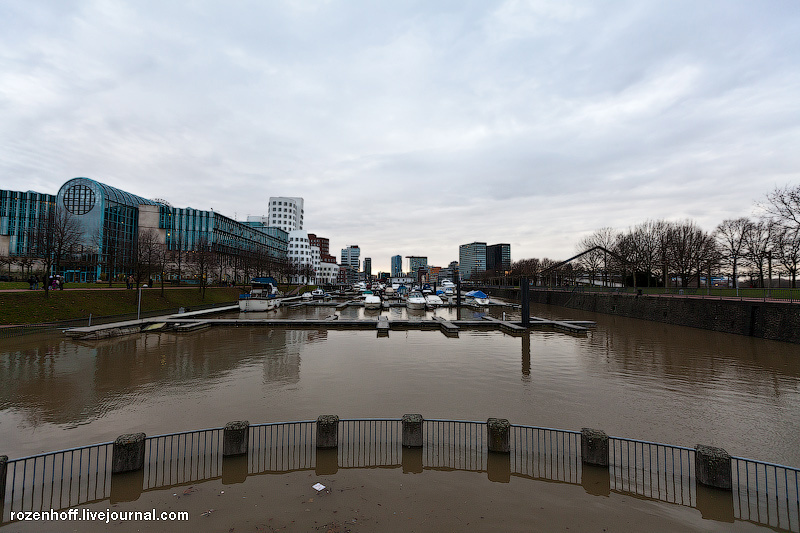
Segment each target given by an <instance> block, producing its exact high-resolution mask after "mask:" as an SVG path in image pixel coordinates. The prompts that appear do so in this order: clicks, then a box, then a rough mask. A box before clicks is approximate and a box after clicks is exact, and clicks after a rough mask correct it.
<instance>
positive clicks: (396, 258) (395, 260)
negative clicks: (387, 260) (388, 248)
mask: <svg viewBox="0 0 800 533" xmlns="http://www.w3.org/2000/svg"><path fill="white" fill-rule="evenodd" d="M402 272H403V256H401V255H393V256H392V277H393V278H394V277H396V276H399V275H400V274H401V273H402Z"/></svg>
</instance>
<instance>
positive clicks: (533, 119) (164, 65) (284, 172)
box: [0, 0, 800, 272]
mask: <svg viewBox="0 0 800 533" xmlns="http://www.w3.org/2000/svg"><path fill="white" fill-rule="evenodd" d="M0 50H2V51H0V109H2V117H3V120H1V121H0V188H3V189H12V190H23V191H25V190H35V191H39V192H44V193H50V194H55V192H56V191H57V190H58V188H59V187H60V186H61V185H62V184H63V183H64V182H66V181H67V180H69V179H71V178H74V177H78V176H85V177H88V178H91V179H94V180H97V181H100V182H103V183H107V184H109V185H112V186H114V187H118V188H120V189H123V190H126V191H129V192H131V193H133V194H136V195H139V196H143V197H147V198H162V199H165V200H167V201H169V202H170V203H172V204H173V205H175V206H178V207H194V208H198V209H206V210H208V209H212V208H213V209H214V210H215V211H217V212H219V213H221V214H224V215H226V216H228V217H231V218H236V219H237V220H245V219H246V218H247V216H248V215H266V214H267V202H268V200H269V197H270V196H297V197H303V198H304V199H305V215H306V218H305V222H304V229H305V230H306V231H308V232H311V233H316V234H317V235H319V236H323V237H328V238H330V246H331V250H332V251H333V250H337V251H338V250H341V249H342V248H345V247H347V246H348V245H350V244H358V245H359V247H360V248H361V250H362V252H361V253H362V256H364V257H370V258H372V269H373V272H377V271H384V272H388V271H389V270H390V258H391V257H392V256H393V255H401V256H404V257H405V256H409V255H420V256H423V255H424V256H427V257H428V263H429V264H431V265H436V266H447V264H448V263H449V262H450V261H453V260H458V249H459V245H461V244H467V243H471V242H475V241H479V242H486V243H489V244H493V243H509V244H510V245H511V255H512V260H519V259H522V258H526V257H540V258H541V257H550V258H553V259H566V258H567V257H569V256H571V255H574V253H575V247H576V245H577V243H578V242H579V241H580V239H581V238H582V237H583V236H585V235H587V234H590V233H592V232H593V231H595V230H597V229H600V228H602V227H613V228H615V229H618V230H625V229H627V228H628V227H630V226H632V225H635V224H638V223H641V222H644V221H645V220H647V219H658V218H666V219H670V220H682V219H686V218H691V219H693V220H694V221H696V222H697V223H698V224H699V225H700V226H701V227H702V228H703V229H705V230H707V231H711V230H713V229H714V227H715V226H716V225H717V224H718V223H719V222H721V221H722V220H724V219H726V218H735V217H740V216H749V215H751V214H752V213H753V211H754V205H755V202H757V201H759V200H762V199H763V198H764V196H765V195H766V194H767V193H768V192H770V191H771V190H773V189H774V188H775V187H776V186H784V185H798V184H800V149H798V146H800V96H798V95H800V9H798V4H797V2H796V1H793V0H783V1H782V0H775V1H769V2H746V1H737V0H710V1H707V2H689V1H683V0H676V1H672V2H653V1H638V0H637V1H633V0H631V1H611V0H609V1H594V0H591V1H590V0H586V1H569V0H566V1H560V0H529V1H526V0H507V1H485V0H474V1H470V0H466V1H464V0H462V1H442V2H423V1H407V2H365V1H359V0H351V1H337V0H319V1H314V0H304V1H302V2H290V1H280V0H275V1H271V2H257V1H247V0H245V1H242V2H237V3H235V4H228V3H222V2H212V1H204V0H199V1H193V2H181V1H174V2H155V1H150V0H140V1H136V2H133V1H110V0H92V1H88V0H87V1H83V0H75V1H70V2H62V1H56V0H52V1H46V0H42V1H34V2H30V1H23V0H9V1H5V2H2V3H0ZM337 257H338V256H337Z"/></svg>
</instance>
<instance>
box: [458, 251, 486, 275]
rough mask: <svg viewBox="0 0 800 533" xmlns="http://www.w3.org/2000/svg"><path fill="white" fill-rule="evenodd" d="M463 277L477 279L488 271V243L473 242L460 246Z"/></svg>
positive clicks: (460, 264) (459, 261) (459, 256)
mask: <svg viewBox="0 0 800 533" xmlns="http://www.w3.org/2000/svg"><path fill="white" fill-rule="evenodd" d="M458 264H459V268H460V270H461V279H475V278H476V277H477V276H479V275H480V274H481V273H483V272H485V271H486V243H485V242H472V243H469V244H462V245H461V246H459V247H458Z"/></svg>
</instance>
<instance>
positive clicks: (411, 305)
mask: <svg viewBox="0 0 800 533" xmlns="http://www.w3.org/2000/svg"><path fill="white" fill-rule="evenodd" d="M406 307H407V308H408V309H425V297H424V296H423V295H422V293H421V292H419V291H413V292H411V294H409V295H408V298H407V299H406Z"/></svg>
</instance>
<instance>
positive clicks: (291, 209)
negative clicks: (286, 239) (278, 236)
mask: <svg viewBox="0 0 800 533" xmlns="http://www.w3.org/2000/svg"><path fill="white" fill-rule="evenodd" d="M304 215H305V211H304V210H303V199H302V198H299V197H294V196H271V197H270V199H269V204H268V207H267V214H266V215H264V216H248V217H247V221H248V222H261V223H262V224H264V225H265V226H272V227H275V228H281V229H282V230H284V231H294V230H300V229H303V216H304Z"/></svg>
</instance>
